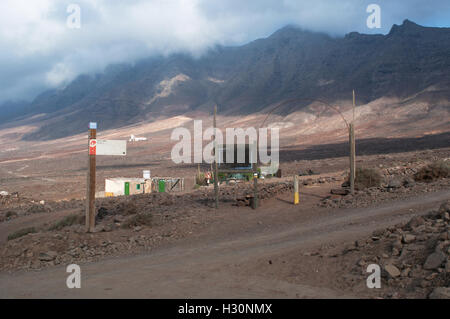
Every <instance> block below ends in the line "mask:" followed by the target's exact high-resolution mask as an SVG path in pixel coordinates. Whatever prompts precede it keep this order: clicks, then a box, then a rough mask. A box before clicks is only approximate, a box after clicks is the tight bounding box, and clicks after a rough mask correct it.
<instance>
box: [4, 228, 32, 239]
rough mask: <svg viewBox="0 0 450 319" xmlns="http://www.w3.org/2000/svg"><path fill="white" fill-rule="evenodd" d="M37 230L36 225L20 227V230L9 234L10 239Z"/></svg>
mask: <svg viewBox="0 0 450 319" xmlns="http://www.w3.org/2000/svg"><path fill="white" fill-rule="evenodd" d="M36 232H37V231H36V228H34V227H29V228H23V229H19V230H18V231H16V232H14V233H12V234H10V235H8V240H13V239H16V238H19V237H23V236H25V235H28V234H31V233H36Z"/></svg>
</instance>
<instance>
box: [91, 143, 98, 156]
mask: <svg viewBox="0 0 450 319" xmlns="http://www.w3.org/2000/svg"><path fill="white" fill-rule="evenodd" d="M96 153H97V140H90V141H89V155H95V154H96Z"/></svg>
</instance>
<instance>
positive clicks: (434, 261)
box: [423, 251, 446, 270]
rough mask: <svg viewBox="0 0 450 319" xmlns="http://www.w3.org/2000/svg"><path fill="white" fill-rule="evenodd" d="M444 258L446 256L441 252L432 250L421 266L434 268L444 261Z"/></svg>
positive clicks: (429, 268)
mask: <svg viewBox="0 0 450 319" xmlns="http://www.w3.org/2000/svg"><path fill="white" fill-rule="evenodd" d="M445 259H446V256H445V254H443V253H442V252H440V251H439V252H434V253H432V254H431V255H429V256H428V257H427V260H426V261H425V264H424V265H423V268H424V269H427V270H432V269H436V268H438V267H439V266H440V265H441V264H442V263H443V262H444V261H445Z"/></svg>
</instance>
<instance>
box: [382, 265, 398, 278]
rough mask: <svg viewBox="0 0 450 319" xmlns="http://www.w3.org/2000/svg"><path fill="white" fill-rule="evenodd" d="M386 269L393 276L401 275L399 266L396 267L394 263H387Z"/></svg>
mask: <svg viewBox="0 0 450 319" xmlns="http://www.w3.org/2000/svg"><path fill="white" fill-rule="evenodd" d="M384 270H386V272H387V273H388V274H389V276H390V277H391V278H396V277H398V276H400V270H398V268H397V267H395V266H394V265H387V266H385V267H384Z"/></svg>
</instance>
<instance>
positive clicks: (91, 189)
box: [86, 123, 97, 232]
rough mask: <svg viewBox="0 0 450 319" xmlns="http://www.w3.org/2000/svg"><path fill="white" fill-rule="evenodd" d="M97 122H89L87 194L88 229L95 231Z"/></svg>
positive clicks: (88, 230)
mask: <svg viewBox="0 0 450 319" xmlns="http://www.w3.org/2000/svg"><path fill="white" fill-rule="evenodd" d="M96 138H97V123H89V137H88V147H89V155H88V174H87V195H86V231H87V232H93V231H94V228H95V166H96V157H95V154H96V148H97V141H96Z"/></svg>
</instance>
